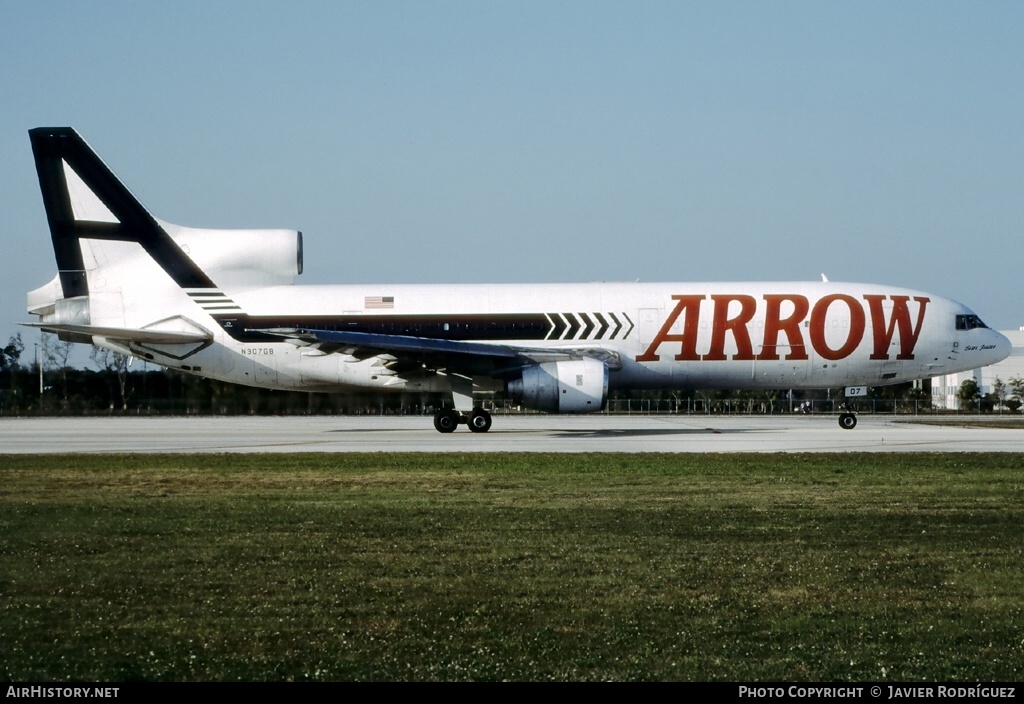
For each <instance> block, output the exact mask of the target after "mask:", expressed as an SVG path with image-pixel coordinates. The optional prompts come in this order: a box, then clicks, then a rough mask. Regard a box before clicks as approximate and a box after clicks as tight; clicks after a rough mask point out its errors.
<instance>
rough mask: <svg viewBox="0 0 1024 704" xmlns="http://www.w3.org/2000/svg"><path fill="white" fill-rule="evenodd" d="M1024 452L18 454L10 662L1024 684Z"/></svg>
mask: <svg viewBox="0 0 1024 704" xmlns="http://www.w3.org/2000/svg"><path fill="white" fill-rule="evenodd" d="M1022 550H1024V457H1022V456H1021V455H1013V454H991V455H982V454H971V455H949V454H936V455H925V454H892V455H877V454H861V455H770V456H763V455H757V456H748V455H633V456H630V455H619V454H614V455H540V454H537V455H534V454H524V455H494V454H489V455H450V456H437V455H426V454H394V455H387V454H372V455H371V454H368V455H349V454H346V455H325V454H308V455H248V456H246V455H222V456H144V455H137V456H0V594H2V602H0V678H3V679H9V680H18V681H23V680H99V681H108V680H140V679H141V680H236V679H241V680H284V679H294V680H409V679H412V680H470V679H473V680H492V679H493V680H498V679H513V680H547V679H556V680H601V679H613V680H631V679H642V680H670V679H672V680H675V679H681V680H876V679H892V680H922V679H923V680H960V681H966V680H982V681H985V680H1007V681H1010V680H1021V679H1022V678H1024V631H1022V628H1021V624H1024V559H1022Z"/></svg>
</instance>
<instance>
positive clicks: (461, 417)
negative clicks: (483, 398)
mask: <svg viewBox="0 0 1024 704" xmlns="http://www.w3.org/2000/svg"><path fill="white" fill-rule="evenodd" d="M460 423H465V424H466V425H468V426H469V429H470V430H471V431H473V432H474V433H486V432H487V431H488V430H490V429H491V414H490V413H488V412H487V411H485V410H484V409H482V408H474V409H473V411H472V412H471V413H468V414H467V413H459V412H458V411H456V410H453V409H451V408H443V409H441V410H440V411H438V412H437V413H435V414H434V427H435V428H437V431H438V432H439V433H451V432H454V431H455V429H456V428H457V427H459V424H460Z"/></svg>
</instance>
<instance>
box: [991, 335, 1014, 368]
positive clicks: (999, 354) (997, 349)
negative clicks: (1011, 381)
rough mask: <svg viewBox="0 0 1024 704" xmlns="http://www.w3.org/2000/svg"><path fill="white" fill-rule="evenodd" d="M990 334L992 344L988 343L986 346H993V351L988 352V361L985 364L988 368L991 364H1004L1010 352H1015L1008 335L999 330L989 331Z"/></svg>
mask: <svg viewBox="0 0 1024 704" xmlns="http://www.w3.org/2000/svg"><path fill="white" fill-rule="evenodd" d="M988 333H989V336H990V337H991V342H988V343H986V345H985V346H986V347H988V345H992V349H989V350H986V352H987V353H988V355H987V357H988V361H987V362H985V365H986V366H988V365H989V364H995V363H996V362H1002V361H1003V360H1004V359H1006V358H1007V357H1009V356H1010V352H1012V351H1013V344H1012V343H1011V342H1010V340H1009V338H1007V337H1006V335H1004V334H1002V333H1001V332H999V331H997V330H989V331H988Z"/></svg>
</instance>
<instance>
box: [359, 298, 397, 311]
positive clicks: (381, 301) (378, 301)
mask: <svg viewBox="0 0 1024 704" xmlns="http://www.w3.org/2000/svg"><path fill="white" fill-rule="evenodd" d="M394 307H395V297H394V296H367V297H366V298H364V299H363V308H367V309H380V308H394Z"/></svg>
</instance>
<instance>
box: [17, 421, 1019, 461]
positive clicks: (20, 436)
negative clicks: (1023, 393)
mask: <svg viewBox="0 0 1024 704" xmlns="http://www.w3.org/2000/svg"><path fill="white" fill-rule="evenodd" d="M908 420H910V419H909V418H907V417H905V416H904V417H899V418H894V417H891V416H889V417H885V416H862V417H861V418H860V423H859V425H858V426H857V428H856V429H854V430H842V429H840V428H839V426H838V425H837V423H836V420H835V418H834V417H830V416H809V417H808V416H783V417H768V418H765V417H735V416H732V417H722V416H589V417H566V416H542V415H537V416H495V418H494V427H493V428H492V429H491V431H490V432H489V433H486V434H476V433H470V432H469V431H468V430H467V429H466V428H465V427H460V428H459V429H458V430H457V431H456V432H454V433H452V434H450V435H442V434H441V433H438V432H437V431H435V430H434V428H433V424H432V420H431V418H429V417H423V416H360V417H342V416H315V417H300V416H289V417H252V416H245V417H221V416H199V417H149V418H144V417H143V418H140V417H136V418H3V419H0V454H2V453H18V454H21V453H64V452H71V453H106V452H114V453H122V452H129V453H154V452H173V453H192V452H990V451H995V452H1024V430H1021V429H1019V428H1010V427H1006V424H1000V423H998V422H997V423H993V424H991V425H990V426H987V427H961V426H959V425H957V424H954V423H948V424H943V425H922V424H917V423H912V422H907V421H908Z"/></svg>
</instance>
